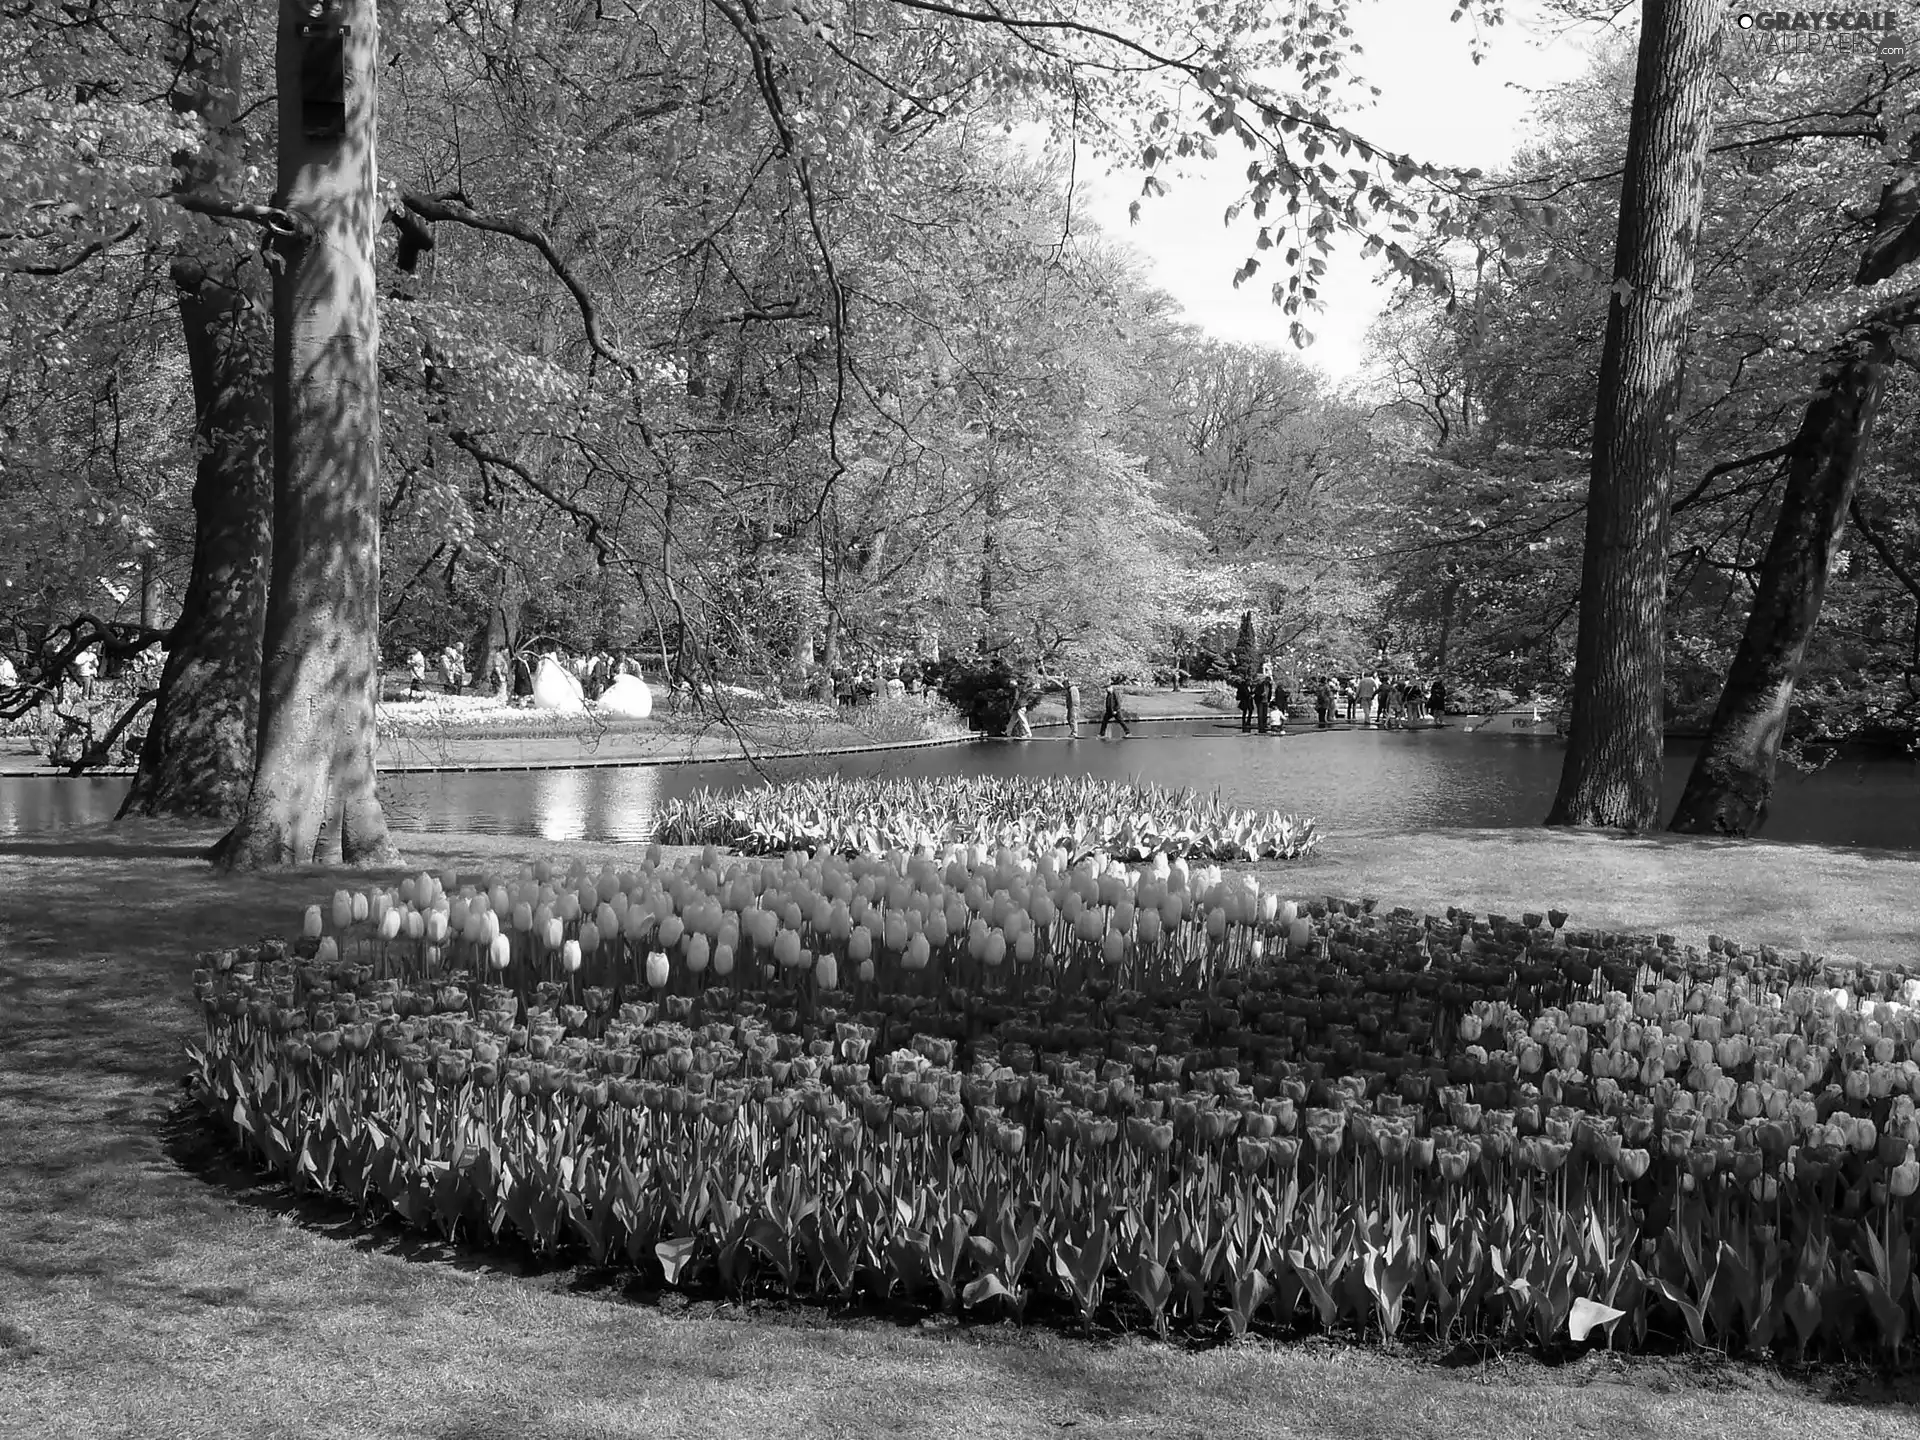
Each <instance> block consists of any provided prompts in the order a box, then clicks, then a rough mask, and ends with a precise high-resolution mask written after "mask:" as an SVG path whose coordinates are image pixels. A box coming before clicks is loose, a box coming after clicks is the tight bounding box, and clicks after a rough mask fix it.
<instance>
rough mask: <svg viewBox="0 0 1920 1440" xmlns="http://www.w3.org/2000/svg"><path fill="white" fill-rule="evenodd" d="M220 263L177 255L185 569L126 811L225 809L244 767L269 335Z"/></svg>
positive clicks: (255, 634) (263, 573) (236, 801)
mask: <svg viewBox="0 0 1920 1440" xmlns="http://www.w3.org/2000/svg"><path fill="white" fill-rule="evenodd" d="M223 258H224V259H226V261H227V273H226V274H225V275H223V276H215V275H213V274H209V273H208V272H207V271H206V270H204V269H202V268H201V267H200V266H199V265H197V264H196V263H194V262H193V261H191V260H187V259H180V260H176V261H175V262H174V264H173V278H174V284H175V286H176V287H177V288H178V290H179V296H180V324H181V327H182V329H183V330H184V331H185V332H186V341H187V355H188V361H189V365H190V368H191V370H192V374H193V398H194V411H195V413H194V433H195V438H196V439H197V440H198V441H199V444H200V460H199V466H198V469H197V471H196V473H195V476H194V482H193V518H194V537H193V570H192V575H191V578H190V579H189V580H188V582H187V593H186V596H185V598H184V599H183V601H182V604H181V609H180V618H179V620H178V621H176V622H175V624H174V627H173V631H172V633H171V634H170V635H169V636H168V637H167V663H166V668H165V669H164V670H163V671H162V672H161V675H160V698H159V699H158V700H157V701H155V703H154V711H153V718H152V720H151V721H150V722H149V724H148V726H147V739H146V743H145V744H144V745H143V746H142V747H141V751H140V765H139V768H138V769H137V770H136V771H135V773H134V777H133V786H132V788H131V789H130V790H128V792H127V798H126V800H125V801H124V802H123V803H122V804H121V806H120V815H121V817H122V818H124V817H125V816H128V815H178V816H190V817H195V818H205V819H212V820H233V819H235V818H236V817H237V816H238V815H239V814H240V812H241V807H242V804H243V802H244V801H245V800H246V797H247V788H248V781H249V778H250V777H251V775H252V774H253V747H254V738H255V732H256V730H257V728H258V726H259V723H260V643H261V635H262V631H263V630H264V628H265V625H266V609H267V566H268V556H269V554H270V553H271V547H272V544H273V531H272V523H271V516H272V509H271V505H270V495H271V487H270V483H269V479H268V476H269V471H268V458H267V457H268V444H269V439H270V436H271V432H272V423H273V411H272V398H271V393H270V391H269V388H268V365H267V353H268V351H267V344H268V341H267V333H266V325H265V322H264V319H263V317H262V316H261V314H260V312H259V311H258V309H256V308H255V307H254V306H253V304H252V303H251V302H250V301H249V300H248V298H247V296H246V295H245V294H244V293H243V292H242V291H241V290H240V289H239V287H238V286H237V284H236V283H235V277H234V275H233V273H232V270H233V266H232V257H231V255H229V256H225V257H223Z"/></svg>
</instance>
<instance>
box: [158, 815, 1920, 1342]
mask: <svg viewBox="0 0 1920 1440" xmlns="http://www.w3.org/2000/svg"><path fill="white" fill-rule="evenodd" d="M722 865H723V862H722V861H721V860H720V857H719V856H718V855H717V854H716V853H715V852H714V851H712V850H711V849H709V850H708V851H707V852H705V853H704V854H703V855H701V856H699V857H697V858H690V859H687V860H683V861H679V862H676V863H674V864H671V865H668V864H664V863H662V861H661V859H660V857H659V855H658V853H657V852H654V853H652V854H650V855H649V857H648V858H647V861H646V863H645V864H644V866H643V867H642V868H641V869H640V870H639V871H637V872H633V873H629V874H627V875H620V876H617V875H614V874H612V873H611V872H610V871H609V872H603V873H602V874H601V875H599V876H598V877H590V876H589V875H588V874H587V873H586V871H585V869H584V867H583V866H580V865H577V864H576V866H575V867H574V868H573V870H572V871H571V872H570V873H568V874H566V875H564V876H556V875H555V874H554V873H553V872H552V871H551V869H550V868H548V867H547V866H545V865H544V864H543V865H541V866H538V867H529V868H528V869H527V870H525V871H523V872H522V875H521V877H520V878H519V879H518V880H517V881H514V882H512V883H511V884H508V883H506V882H494V883H492V884H490V885H487V886H484V887H477V886H467V887H465V888H462V889H459V890H458V891H457V893H450V892H454V887H455V886H456V885H457V881H456V879H455V877H453V876H445V877H442V879H441V880H439V881H436V880H434V879H433V878H432V877H431V876H427V875H422V876H420V877H418V878H417V879H415V880H410V881H407V882H405V884H404V885H403V886H402V887H401V889H400V890H399V891H398V892H388V891H378V890H376V891H371V892H367V893H365V894H360V895H355V894H352V893H350V892H347V891H339V892H336V894H335V895H334V897H333V902H332V906H331V911H332V921H333V924H332V926H331V930H330V933H323V932H326V931H328V930H329V927H328V926H327V924H326V921H325V917H323V915H322V913H321V909H320V907H319V906H314V907H312V908H311V909H310V910H309V911H308V913H307V917H306V925H305V932H306V936H307V938H306V940H305V941H303V943H302V946H301V950H300V953H301V955H303V956H306V957H309V958H305V959H300V960H295V959H293V958H290V957H289V955H288V951H287V947H286V946H285V945H284V944H283V943H281V942H268V943H267V944H265V945H263V946H261V947H259V948H258V949H257V950H255V951H252V952H239V951H224V952H213V953H210V954H209V955H207V956H205V957H203V959H204V960H205V961H206V962H207V964H206V968H203V969H201V970H199V971H197V972H196V976H195V990H196V994H197V996H198V998H199V999H200V1000H201V1002H202V1004H203V1005H204V1007H205V1013H206V1019H207V1036H206V1040H205V1042H204V1043H203V1044H201V1045H197V1046H194V1047H192V1048H191V1058H192V1060H193V1063H194V1074H193V1077H192V1082H193V1086H194V1089H195V1092H196V1094H197V1095H198V1096H199V1098H200V1100H201V1102H202V1103H203V1104H204V1105H205V1106H206V1107H207V1108H208V1109H209V1110H210V1111H211V1113H212V1114H213V1115H214V1116H215V1117H217V1118H218V1120H219V1121H220V1122H221V1123H222V1124H223V1125H225V1126H226V1127H227V1128H228V1129H229V1130H230V1132H231V1133H232V1134H233V1135H234V1136H235V1138H236V1139H237V1140H238V1141H239V1142H240V1143H241V1144H242V1145H243V1146H244V1147H245V1148H246V1149H247V1150H248V1151H250V1152H251V1153H253V1154H255V1155H257V1156H258V1157H259V1158H260V1159H262V1160H263V1161H265V1162H266V1163H267V1164H268V1165H269V1166H270V1167H271V1168H272V1169H273V1170H274V1171H275V1172H276V1173H278V1174H279V1175H281V1176H282V1177H284V1178H286V1179H288V1180H291V1181H293V1182H295V1183H296V1184H298V1185H302V1186H308V1187H312V1188H314V1189H317V1190H320V1191H323V1192H332V1193H339V1194H344V1195H345V1196H346V1197H347V1198H348V1199H350V1200H352V1201H353V1202H354V1203H355V1204H356V1206H357V1207H358V1208H359V1210H360V1212H361V1214H362V1215H363V1216H370V1215H374V1214H383V1213H386V1212H389V1211H390V1212H391V1213H393V1214H395V1215H396V1216H398V1217H399V1218H400V1219H401V1220H402V1221H404V1222H405V1223H408V1224H410V1225H413V1226H415V1227H418V1228H423V1229H430V1230H434V1231H437V1232H438V1233H440V1234H442V1235H445V1236H447V1237H449V1238H454V1239H459V1238H465V1239H468V1240H480V1241H489V1240H492V1241H501V1240H507V1239H515V1240H517V1241H518V1242H519V1243H523V1244H525V1245H527V1246H529V1247H531V1248H532V1249H534V1250H535V1251H537V1252H539V1253H543V1254H553V1253H559V1252H576V1253H582V1252H583V1253H584V1255H585V1257H586V1258H587V1259H589V1260H590V1261H592V1262H593V1263H596V1264H607V1263H620V1264H626V1265H631V1266H634V1267H636V1268H638V1269H639V1270H640V1271H641V1272H642V1274H644V1275H646V1276H648V1277H657V1278H658V1279H659V1280H661V1281H663V1282H664V1283H666V1284H667V1285H669V1286H679V1287H687V1286H693V1285H700V1284H703V1283H707V1282H709V1281H717V1282H718V1283H719V1284H720V1286H722V1287H723V1288H724V1289H725V1290H726V1291H727V1292H729V1293H732V1294H736V1295H747V1294H753V1293H758V1292H764V1291H771V1292H773V1293H777V1294H781V1295H790V1296H798V1297H817V1298H837V1297H850V1296H853V1295H859V1294H864V1295H870V1296H873V1297H876V1298H885V1297H888V1296H895V1297H899V1298H904V1299H909V1300H912V1299H919V1298H922V1297H924V1298H926V1299H928V1300H933V1301H937V1303H939V1304H941V1305H943V1306H944V1307H945V1308H947V1309H949V1310H957V1309H960V1308H962V1307H966V1308H969V1309H988V1310H997V1311H1000V1312H1002V1313H1009V1314H1011V1315H1013V1316H1015V1317H1016V1318H1017V1317H1020V1316H1022V1315H1024V1314H1026V1313H1027V1312H1028V1310H1029V1307H1030V1306H1032V1305H1034V1304H1035V1302H1036V1301H1038V1302H1039V1303H1040V1304H1041V1305H1046V1306H1051V1307H1054V1308H1056V1309H1062V1310H1065V1311H1067V1312H1068V1313H1072V1314H1076V1315H1078V1316H1079V1317H1080V1318H1081V1319H1082V1320H1083V1321H1084V1322H1085V1323H1087V1324H1089V1325H1091V1324H1093V1323H1095V1322H1096V1321H1098V1322H1107V1323H1112V1322H1118V1323H1121V1324H1124V1325H1130V1326H1143V1325H1144V1326H1151V1327H1152V1328H1153V1329H1154V1330H1156V1331H1157V1332H1159V1333H1161V1334H1166V1333H1167V1332H1168V1331H1169V1329H1170V1328H1171V1327H1172V1326H1173V1325H1175V1324H1178V1325H1180V1326H1182V1327H1183V1328H1193V1329H1202V1330H1205V1329H1215V1330H1217V1329H1219V1328H1221V1326H1222V1324H1223V1323H1224V1326H1225V1328H1226V1329H1228V1330H1229V1331H1230V1332H1231V1333H1232V1334H1234V1335H1236V1336H1238V1335H1242V1334H1244V1333H1246V1332H1247V1331H1248V1330H1249V1329H1250V1328H1253V1327H1255V1326H1256V1325H1258V1326H1260V1327H1262V1328H1265V1327H1267V1326H1269V1325H1275V1324H1277V1325H1278V1327H1279V1328H1280V1329H1281V1330H1282V1331H1295V1330H1298V1329H1302V1328H1307V1329H1313V1328H1318V1329H1338V1330H1345V1331H1348V1332H1349V1333H1352V1332H1359V1333H1376V1334H1379V1335H1381V1336H1383V1337H1386V1338H1389V1339H1391V1338H1392V1337H1394V1336H1396V1335H1400V1334H1405V1333H1409V1332H1413V1331H1420V1332H1424V1333H1427V1334H1431V1335H1434V1336H1436V1337H1437V1338H1439V1339H1441V1340H1443V1341H1449V1340H1459V1339H1462V1338H1465V1339H1470V1340H1482V1341H1495V1342H1499V1343H1505V1344H1526V1345H1539V1346H1542V1347H1544V1348H1547V1349H1558V1348H1560V1347H1561V1346H1562V1345H1563V1344H1565V1343H1566V1342H1568V1341H1571V1342H1573V1343H1575V1344H1580V1343H1584V1342H1587V1341H1589V1340H1591V1339H1592V1338H1593V1337H1594V1336H1595V1335H1596V1334H1597V1335H1603V1336H1605V1337H1606V1339H1607V1341H1608V1343H1610V1344H1611V1343H1613V1342H1614V1341H1616V1340H1619V1341H1624V1342H1625V1343H1627V1344H1629V1345H1638V1344H1641V1343H1645V1342H1647V1341H1648V1340H1649V1339H1650V1338H1652V1337H1653V1336H1654V1335H1656V1334H1661V1333H1664V1334H1667V1335H1672V1336H1676V1337H1684V1338H1685V1339H1686V1341H1688V1342H1689V1343H1691V1344H1692V1345H1695V1346H1699V1347H1714V1348H1720V1349H1727V1350H1739V1351H1745V1352H1747V1353H1750V1354H1757V1355H1761V1356H1765V1355H1768V1354H1771V1353H1773V1352H1775V1351H1777V1350H1788V1351H1791V1352H1792V1353H1795V1354H1797V1355H1799V1356H1801V1357H1803V1358H1805V1357H1809V1356H1814V1355H1837V1354H1844V1353H1850V1352H1855V1351H1865V1350H1868V1349H1871V1350H1874V1351H1876V1352H1878V1353H1881V1354H1885V1355H1888V1356H1890V1357H1892V1358H1894V1359H1896V1360H1898V1359H1899V1358H1900V1356H1901V1354H1902V1351H1903V1348H1904V1344H1905V1340H1906V1336H1907V1332H1908V1329H1909V1327H1910V1324H1911V1322H1912V1320H1913V1318H1914V1312H1915V1307H1916V1304H1917V1303H1920V1284H1916V1283H1915V1277H1914V1276H1913V1274H1912V1268H1911V1258H1912V1243H1913V1235H1912V1232H1913V1230H1914V1227H1915V1223H1916V1217H1915V1205H1914V1200H1913V1196H1914V1194H1915V1191H1916V1188H1920V1159H1916V1158H1915V1157H1914V1149H1913V1147H1914V1144H1915V1141H1916V1140H1917V1139H1920V1120H1916V1112H1915V1109H1914V1097H1913V1095H1912V1093H1911V1092H1912V1090H1913V1089H1914V1088H1915V1085H1916V1082H1915V1079H1914V1076H1915V1074H1916V1068H1915V1062H1914V1060H1913V1059H1912V1057H1911V1054H1910V1053H1909V1052H1910V1051H1911V1049H1912V1047H1913V1046H1915V1044H1916V1043H1920V1021H1917V1020H1916V1016H1917V1014H1920V1012H1917V1011H1916V1008H1915V1002H1916V1001H1920V980H1915V979H1912V978H1910V977H1908V976H1906V975H1905V974H1904V973H1898V972H1887V973H1877V974H1855V973H1851V972H1846V971H1836V970H1834V969H1833V968H1832V967H1828V966H1825V965H1823V964H1822V963H1820V962H1818V961H1815V960H1813V959H1812V958H1811V957H1807V956H1804V955H1803V956H1801V957H1800V958H1799V959H1798V960H1793V959H1788V958H1785V957H1782V956H1780V955H1778V954H1776V953H1774V952H1772V951H1768V950H1761V951H1753V950H1746V949H1742V948H1741V947H1739V946H1737V945H1734V944H1732V943H1730V942H1725V941H1722V940H1720V939H1719V938H1718V937H1714V938H1713V939H1712V940H1711V941H1710V942H1709V944H1710V953H1708V954H1706V955H1701V954H1699V953H1697V952H1694V951H1692V950H1688V951H1686V952H1680V951H1678V950H1676V949H1675V948H1674V946H1673V944H1672V942H1671V941H1670V940H1669V939H1667V938H1666V937H1660V938H1659V939H1658V940H1656V939H1655V938H1654V937H1647V936H1610V935H1595V934H1591V933H1585V932H1569V931H1567V930H1566V929H1565V928H1564V927H1565V922H1566V918H1567V917H1565V916H1564V915H1561V914H1558V913H1549V914H1548V915H1546V916H1540V915H1528V916H1525V917H1523V918H1522V919H1521V920H1520V921H1519V922H1518V923H1515V922H1512V921H1510V920H1508V919H1506V918H1505V917H1501V916H1491V917H1487V918H1485V919H1481V918H1478V917H1475V916H1472V915H1468V914H1464V913H1460V912H1451V913H1450V914H1449V915H1448V917H1447V918H1445V919H1440V918H1437V917H1432V916H1428V917H1425V918H1419V917H1415V916H1414V915H1413V914H1411V912H1408V911H1405V910H1396V911H1393V912H1391V913H1381V912H1379V910H1378V908H1377V907H1376V906H1375V905H1374V904H1373V903H1372V902H1370V901H1363V902H1352V901H1338V900H1329V901H1328V902H1326V903H1325V904H1321V903H1317V902H1316V903H1314V904H1311V905H1301V904H1298V903H1296V902H1292V901H1287V902H1282V901H1280V900H1279V898H1278V897H1277V896H1276V895H1274V894H1272V893H1270V892H1269V893H1265V894H1262V893H1261V892H1260V891H1259V889H1258V885H1257V882H1256V881H1255V880H1254V879H1253V877H1251V876H1227V877H1222V876H1220V875H1219V873H1218V872H1217V871H1206V872H1202V871H1199V870H1189V869H1188V867H1187V866H1186V865H1185V864H1184V862H1180V861H1175V862H1173V863H1172V864H1168V863H1166V862H1165V860H1164V857H1162V858H1161V859H1160V860H1158V861H1157V862H1156V863H1155V865H1154V866H1152V867H1150V868H1143V869H1129V868H1127V867H1124V866H1120V865H1117V864H1116V865H1111V866H1108V865H1106V864H1104V862H1096V863H1092V864H1080V865H1075V866H1071V867H1064V866H1063V865H1062V864H1061V861H1060V857H1059V856H1058V854H1057V852H1042V853H1041V855H1040V857H1039V858H1038V859H1037V860H1036V858H1035V856H1034V854H1033V853H1031V852H1028V853H1024V854H1022V853H1018V852H1013V851H1008V850H1002V851H1001V852H1000V853H999V854H998V855H992V856H989V855H987V854H986V853H984V851H982V850H980V849H977V848H976V849H974V850H972V851H967V850H964V849H960V848H954V849H950V850H948V851H946V852H945V853H944V854H942V855H939V856H935V855H931V854H927V853H922V854H920V855H917V856H914V857H912V858H909V857H907V856H904V855H901V854H899V853H897V852H896V854H895V855H893V856H891V857H884V858H883V857H861V858H859V859H856V860H854V861H853V862H851V863H846V862H841V861H839V860H837V859H832V858H829V859H826V860H822V861H816V862H807V861H803V860H802V858H801V857H799V856H797V855H789V856H787V857H785V858H784V859H782V860H766V861H734V862H725V868H724V869H723V868H722ZM949 920H951V923H949ZM990 922H996V923H992V924H990ZM1009 934H1011V935H1013V936H1014V937H1015V942H1014V943H1013V944H1012V945H1009V944H1008V943H1007V940H1006V937H1007V935H1009Z"/></svg>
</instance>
